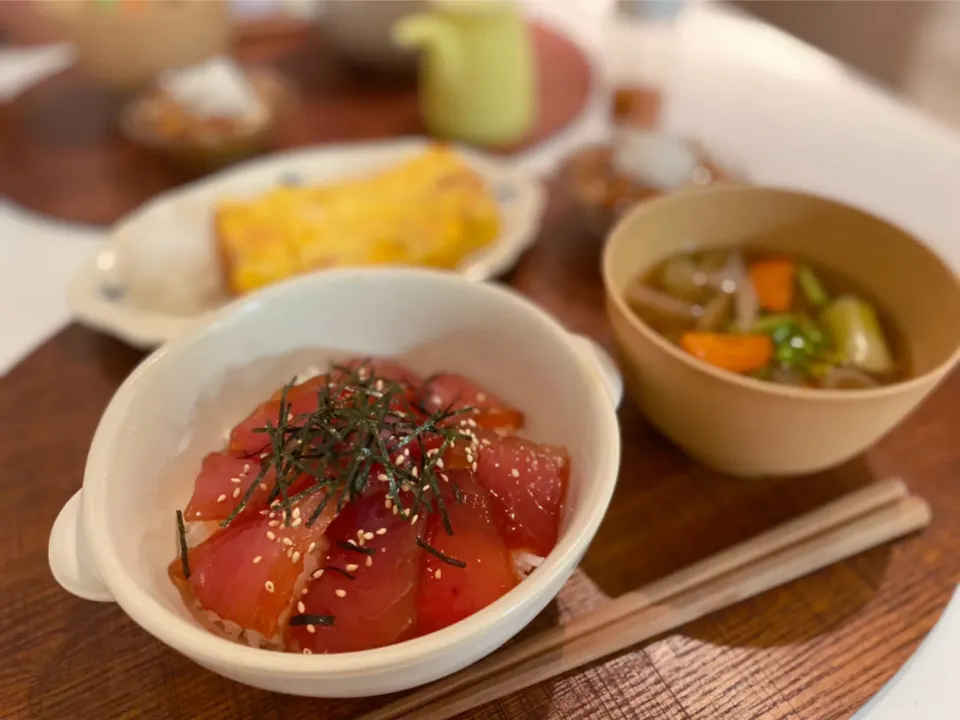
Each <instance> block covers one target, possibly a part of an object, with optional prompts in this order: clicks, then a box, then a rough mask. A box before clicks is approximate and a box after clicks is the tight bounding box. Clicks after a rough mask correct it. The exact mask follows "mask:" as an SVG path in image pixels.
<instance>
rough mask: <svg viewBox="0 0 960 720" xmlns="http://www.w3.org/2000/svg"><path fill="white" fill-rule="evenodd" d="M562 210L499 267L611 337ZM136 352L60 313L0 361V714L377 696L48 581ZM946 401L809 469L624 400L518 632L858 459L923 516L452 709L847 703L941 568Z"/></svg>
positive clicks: (321, 710)
mask: <svg viewBox="0 0 960 720" xmlns="http://www.w3.org/2000/svg"><path fill="white" fill-rule="evenodd" d="M569 211H570V208H569V207H568V206H567V205H566V204H565V203H564V201H563V200H561V199H560V198H559V196H555V197H554V202H553V203H552V205H551V207H550V208H549V209H548V211H547V214H546V218H545V223H544V227H543V232H542V234H541V238H540V241H539V242H538V244H537V245H535V246H534V248H533V249H532V250H531V251H530V252H528V253H527V255H526V256H525V257H524V259H523V260H522V261H521V263H520V264H519V266H518V267H517V269H516V270H515V271H514V272H513V273H512V274H511V276H510V277H509V278H508V281H509V283H510V284H511V285H513V286H514V287H515V288H517V289H518V290H519V291H520V292H522V293H524V294H526V295H527V296H529V297H531V298H533V299H534V300H535V301H536V302H538V303H539V304H541V305H542V306H544V307H545V308H547V309H548V310H549V311H550V312H552V313H553V314H555V315H556V316H557V317H558V318H560V319H561V320H562V321H563V322H564V323H565V324H566V326H567V327H569V328H570V329H571V330H573V331H576V332H582V333H586V334H589V335H591V336H593V337H594V338H595V339H597V340H598V341H599V342H601V343H603V344H604V345H606V346H607V347H608V348H610V347H611V337H610V332H609V328H608V326H607V323H606V319H605V315H604V310H603V289H602V284H601V281H600V277H599V272H598V266H599V251H600V245H599V243H598V242H597V241H596V240H595V239H594V238H593V236H591V235H589V234H587V233H585V232H584V231H583V230H581V229H580V228H579V225H578V224H577V223H574V222H571V221H570V214H569ZM142 358H143V355H142V354H141V353H139V352H137V351H135V350H132V349H131V348H129V347H127V346H125V345H123V344H122V343H120V342H118V341H116V340H113V339H110V338H107V337H105V336H103V335H100V334H98V333H96V332H93V331H90V330H86V329H84V328H81V327H78V326H72V327H70V328H68V329H66V330H65V331H63V332H62V333H60V334H59V335H58V336H57V337H55V338H53V339H52V340H51V341H50V342H48V343H46V344H45V345H44V346H43V347H42V348H40V349H39V350H38V351H37V352H35V353H34V354H33V355H31V356H30V357H29V358H27V359H26V360H25V361H24V362H23V363H22V364H20V365H19V366H17V367H16V368H15V369H14V370H13V371H11V372H10V373H9V374H8V375H7V376H6V377H2V378H0V430H2V432H0V467H2V468H3V469H4V472H3V475H2V478H0V547H3V548H4V553H3V555H2V556H0V598H3V603H4V604H3V612H2V613H0V717H4V718H8V717H10V718H24V719H27V718H29V719H31V720H32V719H37V720H40V719H44V720H46V719H48V718H49V719H50V720H61V719H63V718H84V719H86V718H97V719H98V720H99V719H101V718H102V719H103V720H134V719H136V720H195V719H197V718H204V719H205V720H313V719H315V718H325V719H327V720H347V719H348V718H352V717H356V716H357V715H358V714H359V713H360V712H361V711H363V710H367V709H371V708H373V707H376V706H377V705H378V704H379V703H382V702H384V699H378V698H369V699H364V700H341V701H326V700H310V699H304V698H294V697H285V696H280V695H275V694H272V693H267V692H262V691H259V690H254V689H252V688H249V687H245V686H241V685H238V684H236V683H233V682H230V681H228V680H224V679H222V678H220V677H218V676H216V675H214V674H212V673H210V672H208V671H206V670H204V669H202V668H200V667H199V666H197V665H194V664H193V663H191V662H190V661H188V660H187V659H185V658H184V657H182V656H180V655H178V654H177V653H175V652H173V651H172V650H170V649H168V648H166V647H165V646H163V645H161V644H160V643H159V642H158V641H156V640H154V639H152V638H151V637H150V636H149V635H147V634H146V633H145V632H143V631H142V630H140V629H139V628H138V627H137V626H136V625H135V624H134V623H133V622H132V621H131V620H129V619H128V618H127V617H126V616H125V615H124V614H123V612H122V611H121V610H120V608H118V607H117V606H116V605H113V604H96V603H90V602H85V601H82V600H78V599H76V598H74V597H72V596H70V595H68V594H67V593H66V592H64V591H63V590H61V589H60V588H59V587H57V585H56V584H55V583H54V581H53V578H52V577H51V576H50V571H49V570H48V568H47V538H48V535H49V532H50V528H51V526H52V524H53V521H54V518H55V517H56V515H57V512H58V511H59V510H60V508H61V507H62V505H63V504H64V503H65V502H66V501H67V499H68V498H69V497H70V496H71V495H72V494H73V493H74V492H76V490H77V489H78V488H79V487H80V484H81V481H82V476H83V467H84V462H85V460H86V453H87V448H88V447H89V444H90V440H91V438H92V436H93V432H94V429H95V428H96V425H97V422H98V420H99V417H100V414H101V413H102V412H103V409H104V407H105V406H106V404H107V402H108V401H109V399H110V397H111V395H112V394H113V392H114V391H115V390H116V388H117V386H118V385H119V383H120V382H121V381H122V380H123V379H124V378H125V377H126V375H127V374H128V373H129V372H130V371H131V369H133V367H134V366H135V365H136V364H137V363H138V362H139V361H140V360H141V359H142ZM958 403H960V374H954V375H953V376H952V377H951V378H950V379H948V380H947V381H946V382H945V384H944V385H943V386H941V387H940V389H939V390H938V391H937V392H936V393H935V394H934V395H933V396H932V397H931V398H930V399H929V400H928V401H927V403H926V404H925V405H924V406H923V407H922V408H921V410H920V411H918V412H917V413H916V414H915V415H913V416H912V417H911V418H910V419H909V420H908V421H907V422H906V423H904V424H903V425H902V426H901V427H900V428H898V429H897V430H896V431H895V432H894V433H892V434H891V435H890V437H888V438H887V439H886V440H884V441H883V442H882V443H881V444H880V445H879V446H878V447H876V448H875V449H874V450H872V451H871V452H870V453H869V454H868V455H866V456H865V457H861V458H858V459H857V460H855V461H853V462H851V463H848V464H847V465H845V466H843V467H841V468H838V469H836V470H834V471H832V472H829V473H823V474H820V475H816V476H812V477H807V478H800V479H794V480H789V481H770V480H766V481H745V480H735V479H731V478H728V477H724V476H721V475H718V474H716V473H713V472H710V471H708V470H706V469H704V468H702V467H700V466H698V465H696V464H695V463H693V462H691V461H690V460H688V459H687V458H686V457H685V456H684V455H683V454H682V453H681V452H680V451H679V450H678V449H677V448H676V447H674V446H673V445H671V444H670V443H668V442H667V441H665V440H664V439H663V438H662V437H660V436H659V435H658V434H657V433H655V432H654V431H653V430H652V429H651V428H650V427H649V426H648V425H647V424H646V422H645V421H644V419H643V417H642V416H641V415H640V413H639V412H638V411H637V410H636V409H635V408H634V407H632V406H631V405H630V403H629V402H626V403H625V404H624V407H623V408H622V409H621V411H620V424H621V433H622V438H623V466H622V470H621V474H620V479H619V485H618V488H617V491H616V494H615V496H614V499H613V502H612V504H611V506H610V510H609V512H608V513H607V516H606V518H605V520H604V522H603V524H602V526H601V528H600V531H599V533H598V535H597V537H596V539H595V541H594V542H593V544H592V546H591V548H590V549H589V551H588V552H587V554H586V556H585V558H584V560H583V563H582V564H581V567H580V569H579V570H578V571H577V573H576V574H575V575H574V577H573V579H572V580H571V581H570V582H569V583H567V585H566V586H565V587H564V588H563V590H562V591H561V593H560V595H559V597H558V598H557V600H556V602H554V603H552V604H551V605H550V606H549V607H548V609H547V610H546V611H545V612H544V613H543V614H542V615H541V616H540V617H539V618H538V619H537V620H536V621H535V623H534V627H533V628H530V629H528V631H529V630H533V629H536V628H542V627H543V626H544V625H547V624H550V623H555V622H563V621H564V619H566V618H569V617H572V616H574V615H576V614H579V613H582V612H585V611H588V610H590V609H592V608H594V607H596V606H597V605H598V604H600V603H603V602H605V601H606V599H607V598H608V597H613V596H616V595H619V594H621V593H623V592H624V591H626V590H628V589H633V588H637V587H640V586H641V585H644V584H646V583H648V582H649V581H651V580H653V579H655V578H657V577H661V576H663V575H666V574H668V573H670V572H672V571H673V570H677V569H679V568H681V567H683V566H685V565H687V564H689V563H691V562H693V561H695V560H698V559H700V558H703V557H706V556H708V555H711V554H713V553H714V552H717V551H719V550H721V549H723V548H725V547H728V546H730V545H732V544H734V543H736V542H739V541H741V540H743V539H745V538H747V537H749V536H752V535H754V534H756V533H758V532H760V531H762V530H764V529H767V528H769V527H771V526H773V525H775V524H777V523H780V522H782V521H784V520H786V519H787V518H790V517H792V516H795V515H797V514H800V513H802V512H805V511H807V510H809V509H811V508H812V507H814V506H816V505H818V504H820V503H822V502H825V501H827V500H829V499H831V498H834V497H836V496H838V495H840V494H842V493H844V492H846V491H848V490H850V489H852V488H854V487H857V486H860V485H863V484H865V483H868V482H871V481H872V480H873V479H874V478H877V477H889V476H891V475H895V474H896V475H902V476H903V477H904V478H905V479H906V481H907V482H908V483H909V484H910V486H911V488H912V489H913V490H914V491H915V492H916V493H918V494H921V495H922V496H923V497H925V498H926V499H928V500H929V501H930V504H931V506H932V507H933V512H934V521H933V524H932V525H931V526H930V527H929V528H928V529H927V530H926V531H924V532H923V533H922V534H920V535H918V536H915V537H912V538H907V539H905V540H903V541H901V542H898V543H896V544H894V545H891V546H887V547H883V548H878V549H876V550H873V551H870V552H868V553H865V554H863V555H860V556H858V557H856V558H853V559H851V560H849V561H846V562H844V563H840V564H838V565H835V566H833V567H831V568H829V569H826V570H824V571H822V572H819V573H816V574H815V575H812V576H811V577H809V578H806V579H804V580H802V581H798V582H795V583H792V584H790V585H789V586H786V587H783V588H780V589H777V590H773V591H771V592H768V593H765V594H763V595H761V596H759V597H757V598H755V599H753V600H749V601H747V602H744V603H741V604H739V605H737V606H734V607H731V608H728V609H726V610H724V611H722V612H719V613H717V614H715V615H713V616H711V617H708V618H705V619H703V620H700V621H698V622H696V623H693V624H692V625H689V626H687V627H686V628H684V629H683V630H682V631H680V632H677V633H674V634H671V635H669V636H667V637H664V638H661V639H659V640H657V641H655V642H652V643H649V644H646V645H645V646H644V647H642V648H636V649H635V650H633V651H631V652H627V653H624V654H621V655H619V656H616V657H614V658H612V659H610V660H608V661H606V662H604V663H600V664H597V665H595V666H593V667H590V668H587V669H585V670H583V671H581V672H577V673H572V674H570V675H568V676H565V677H561V678H558V679H555V680H552V681H550V682H547V683H543V684H541V685H539V686H536V687H533V688H530V689H528V690H526V691H524V692H522V693H517V694H515V695H512V696H510V697H507V698H504V699H503V700H501V701H499V702H497V703H494V704H491V705H489V706H487V707H486V708H482V709H480V710H478V711H476V712H475V713H471V714H469V715H466V716H462V717H461V720H467V719H471V720H495V719H501V718H510V720H627V719H629V720H637V719H640V718H689V719H696V720H701V719H703V720H713V719H714V718H725V719H726V718H732V719H733V720H740V719H742V720H747V719H748V718H751V719H752V718H758V717H764V718H777V719H782V720H800V719H801V718H803V719H806V718H827V717H849V716H850V715H851V714H853V712H854V711H855V709H856V708H858V707H859V706H860V705H862V704H863V702H864V701H865V700H866V699H867V698H868V697H869V696H870V695H872V694H873V693H875V692H876V691H877V690H878V689H879V688H880V687H881V686H882V685H883V683H885V682H886V681H887V680H888V679H889V678H890V677H891V676H892V675H893V674H894V672H895V671H896V670H897V669H898V668H899V667H900V665H901V664H902V663H903V662H904V661H905V660H906V659H907V658H908V657H909V655H910V654H911V653H912V652H913V651H914V650H915V649H916V647H917V645H918V643H919V642H920V640H921V638H922V637H923V635H924V634H925V633H926V632H927V631H928V630H929V629H930V628H931V627H932V626H933V624H934V622H935V621H936V619H937V617H938V615H939V613H940V612H941V610H942V609H943V606H944V604H945V603H946V601H947V599H948V598H949V596H950V594H951V592H952V590H953V587H954V585H955V584H956V582H957V581H958V579H960V493H958V492H957V484H956V481H957V478H958V477H960V444H958V443H957V442H956V438H957V435H958V432H960V416H958V414H957V411H956V408H957V405H958ZM717 412H718V413H719V414H722V408H721V409H717ZM802 431H803V429H802V428H798V432H802ZM525 632H526V631H525Z"/></svg>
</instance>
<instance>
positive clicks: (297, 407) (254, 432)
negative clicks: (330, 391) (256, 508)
mask: <svg viewBox="0 0 960 720" xmlns="http://www.w3.org/2000/svg"><path fill="white" fill-rule="evenodd" d="M326 382H327V378H326V376H325V375H319V376H317V377H314V378H310V379H309V380H307V381H306V382H303V383H300V384H299V385H294V386H293V387H291V388H290V390H289V391H287V418H288V419H289V420H293V419H294V418H296V417H298V416H300V415H303V414H304V413H309V412H313V411H315V410H316V409H317V407H318V403H317V392H318V391H320V390H321V389H322V386H323V384H324V383H326ZM281 397H282V391H281V390H278V391H277V392H275V393H274V394H273V396H272V397H271V398H270V399H269V400H268V401H267V402H265V403H262V404H260V405H259V406H258V407H257V409H256V410H254V411H253V412H252V413H250V415H248V416H247V417H246V418H244V419H243V420H242V421H241V422H240V423H238V424H237V426H236V427H234V428H233V430H231V431H230V440H229V445H228V447H229V450H230V452H231V454H234V455H239V456H243V457H247V456H254V455H258V454H259V453H261V452H263V450H264V449H265V448H266V447H267V446H268V445H269V444H270V437H269V436H268V435H267V433H265V432H262V430H263V428H265V427H266V426H267V423H270V424H271V425H272V426H274V427H276V425H277V423H278V422H279V420H280V400H281Z"/></svg>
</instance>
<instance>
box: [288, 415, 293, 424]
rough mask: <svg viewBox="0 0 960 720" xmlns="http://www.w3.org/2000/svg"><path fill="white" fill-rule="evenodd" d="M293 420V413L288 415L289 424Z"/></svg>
mask: <svg viewBox="0 0 960 720" xmlns="http://www.w3.org/2000/svg"><path fill="white" fill-rule="evenodd" d="M291 420H293V413H287V422H290V421H291Z"/></svg>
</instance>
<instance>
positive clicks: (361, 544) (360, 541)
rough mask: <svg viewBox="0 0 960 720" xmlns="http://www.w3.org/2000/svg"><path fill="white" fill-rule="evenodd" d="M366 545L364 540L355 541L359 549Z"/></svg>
mask: <svg viewBox="0 0 960 720" xmlns="http://www.w3.org/2000/svg"><path fill="white" fill-rule="evenodd" d="M366 544H367V541H366V540H364V539H363V538H360V540H358V541H357V545H359V546H360V547H363V546H364V545H366Z"/></svg>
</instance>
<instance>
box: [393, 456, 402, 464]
mask: <svg viewBox="0 0 960 720" xmlns="http://www.w3.org/2000/svg"><path fill="white" fill-rule="evenodd" d="M393 464H394V465H403V455H397V459H396V460H394V461H393Z"/></svg>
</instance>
